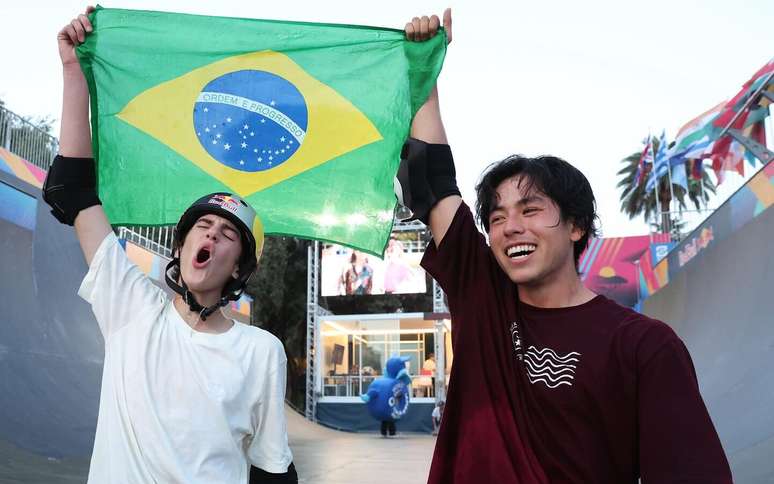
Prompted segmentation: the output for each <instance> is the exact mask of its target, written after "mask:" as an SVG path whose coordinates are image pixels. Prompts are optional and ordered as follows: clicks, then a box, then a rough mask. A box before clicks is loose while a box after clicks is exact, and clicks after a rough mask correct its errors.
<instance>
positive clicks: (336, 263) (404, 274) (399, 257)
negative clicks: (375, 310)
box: [320, 238, 427, 296]
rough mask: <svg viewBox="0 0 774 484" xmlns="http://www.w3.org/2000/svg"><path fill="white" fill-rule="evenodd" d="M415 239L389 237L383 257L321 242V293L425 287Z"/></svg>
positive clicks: (420, 289) (395, 291)
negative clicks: (406, 240) (403, 239)
mask: <svg viewBox="0 0 774 484" xmlns="http://www.w3.org/2000/svg"><path fill="white" fill-rule="evenodd" d="M422 255H423V252H422V250H420V249H419V247H418V246H417V244H416V243H412V242H411V241H408V242H404V241H400V240H398V239H397V238H392V239H390V242H389V243H388V245H387V249H386V250H385V252H384V259H380V258H378V257H375V256H373V255H370V254H366V253H363V252H360V251H358V250H354V249H351V248H349V247H344V246H341V245H336V244H325V245H323V250H322V261H321V275H320V278H321V281H320V295H321V296H352V295H355V296H357V295H364V296H365V295H372V294H414V293H423V292H425V291H426V290H427V285H426V283H425V271H424V270H423V269H422V268H421V267H420V266H419V262H420V261H421V260H422Z"/></svg>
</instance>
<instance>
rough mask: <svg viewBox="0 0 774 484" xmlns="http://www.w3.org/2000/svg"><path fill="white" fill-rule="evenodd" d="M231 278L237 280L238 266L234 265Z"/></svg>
mask: <svg viewBox="0 0 774 484" xmlns="http://www.w3.org/2000/svg"><path fill="white" fill-rule="evenodd" d="M231 277H233V278H234V279H239V264H235V265H234V270H233V271H231Z"/></svg>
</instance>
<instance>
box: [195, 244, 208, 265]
mask: <svg viewBox="0 0 774 484" xmlns="http://www.w3.org/2000/svg"><path fill="white" fill-rule="evenodd" d="M210 255H211V253H210V249H209V248H207V247H202V248H201V249H199V252H197V253H196V258H195V259H194V267H196V268H197V269H199V268H202V267H204V266H206V265H207V263H208V262H209V261H210Z"/></svg>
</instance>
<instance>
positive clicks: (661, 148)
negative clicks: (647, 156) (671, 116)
mask: <svg viewBox="0 0 774 484" xmlns="http://www.w3.org/2000/svg"><path fill="white" fill-rule="evenodd" d="M667 152H668V149H667V141H666V132H665V131H663V130H662V131H661V136H660V137H659V138H658V148H656V153H655V155H654V157H653V170H652V171H651V172H650V177H649V178H648V184H647V185H646V186H645V189H646V190H647V191H651V190H653V189H654V188H655V187H656V183H658V180H659V178H661V177H662V176H664V175H666V174H667V171H668V170H669V157H668V156H667Z"/></svg>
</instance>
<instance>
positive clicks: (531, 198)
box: [490, 195, 545, 213]
mask: <svg viewBox="0 0 774 484" xmlns="http://www.w3.org/2000/svg"><path fill="white" fill-rule="evenodd" d="M544 201H545V199H544V198H543V197H542V196H540V195H528V196H526V197H523V198H520V199H519V201H517V202H516V203H515V205H517V206H518V205H521V206H524V205H529V204H530V203H535V202H544ZM498 210H505V207H504V206H503V205H502V204H501V203H500V202H499V201H498V202H497V203H496V204H495V206H494V207H492V212H490V213H494V212H496V211H498Z"/></svg>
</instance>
